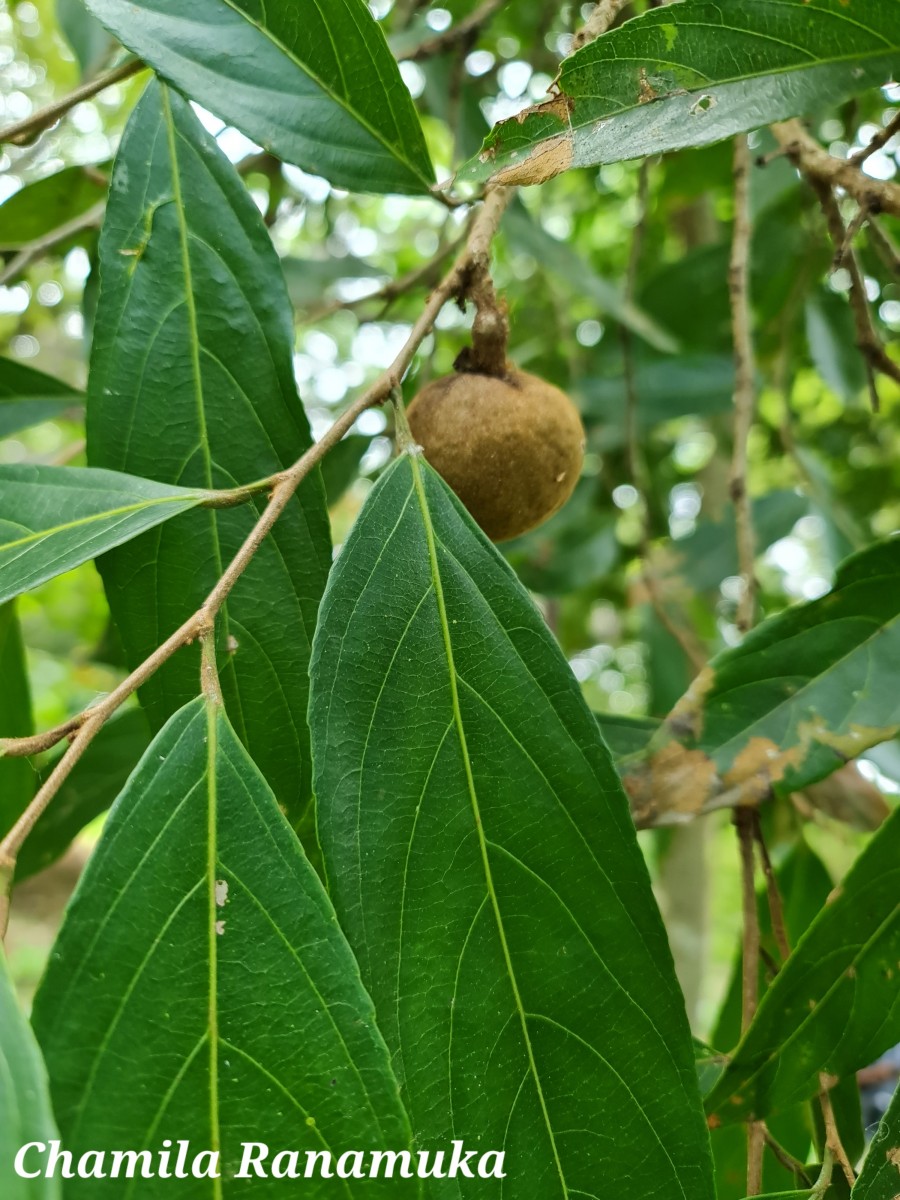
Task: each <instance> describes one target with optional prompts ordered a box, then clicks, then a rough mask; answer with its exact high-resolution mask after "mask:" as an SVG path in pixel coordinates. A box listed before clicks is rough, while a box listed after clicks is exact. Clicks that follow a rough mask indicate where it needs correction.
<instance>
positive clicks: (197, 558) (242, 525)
mask: <svg viewBox="0 0 900 1200" xmlns="http://www.w3.org/2000/svg"><path fill="white" fill-rule="evenodd" d="M100 260H101V287H100V300H99V307H98V316H97V328H96V334H95V337H94V347H93V353H92V358H91V376H90V387H89V397H88V422H87V428H88V457H89V459H90V461H91V462H92V463H94V464H97V465H98V466H105V467H115V468H117V469H120V470H129V471H134V472H135V473H137V474H142V475H147V476H148V477H150V478H153V479H158V480H161V481H165V482H167V483H172V484H176V483H177V484H187V485H194V486H200V487H206V486H212V487H217V486H219V487H230V486H232V485H235V484H238V483H247V482H249V481H251V480H254V479H261V478H265V477H267V476H269V475H271V474H273V473H275V472H277V471H279V470H281V469H282V468H284V467H286V466H288V465H289V464H290V463H291V462H293V461H294V460H295V459H296V458H298V457H299V456H300V454H302V452H303V451H304V450H305V449H306V448H307V447H308V446H309V444H310V440H311V439H310V433H309V424H308V422H307V419H306V415H305V413H304V411H303V407H302V405H301V403H300V400H299V398H298V396H297V389H296V384H295V382H294V375H293V340H294V338H293V329H292V325H291V311H290V305H289V302H288V298H287V295H286V292H285V287H284V281H283V279H282V277H281V274H280V271H279V267H278V259H277V257H276V255H275V251H274V250H273V248H272V244H271V242H270V241H269V237H268V234H267V233H266V230H265V227H264V226H263V223H262V219H261V217H260V215H259V212H258V211H257V209H256V206H255V205H254V203H253V201H252V200H251V199H250V197H249V195H248V194H247V192H246V190H245V188H244V187H243V185H242V184H241V182H240V180H239V179H238V177H237V175H236V174H235V172H234V170H233V168H232V167H231V166H230V164H229V163H228V162H227V160H226V159H225V158H224V156H223V155H222V154H221V152H220V151H219V150H218V148H217V146H216V144H215V142H214V140H213V139H212V138H210V137H209V136H208V135H207V134H206V133H205V132H204V130H203V128H202V127H201V125H200V123H199V121H198V120H197V118H196V117H195V116H194V114H193V112H192V111H191V108H190V106H189V105H188V103H187V102H186V101H185V100H183V99H182V98H181V97H180V96H179V95H178V94H177V93H175V92H171V91H170V90H169V89H168V88H167V87H166V86H165V85H160V84H156V83H153V84H151V85H150V87H149V88H148V90H147V93H146V94H145V95H144V97H143V98H142V99H141V101H140V103H139V104H138V106H137V108H136V109H135V111H134V112H133V114H132V116H131V119H130V121H129V124H128V128H127V130H126V132H125V136H124V138H123V141H122V146H121V149H120V151H119V155H118V158H117V159H116V165H115V171H114V175H113V186H112V192H111V197H110V203H109V208H108V215H107V220H106V225H105V226H104V230H103V235H102V237H101V242H100ZM264 504H265V497H260V498H259V500H258V501H256V502H255V503H251V504H248V505H246V506H243V507H241V508H234V509H222V510H220V511H218V512H215V513H213V512H211V511H209V512H203V513H197V514H196V515H195V516H194V517H192V518H190V519H188V520H185V521H182V522H179V523H178V525H177V526H170V527H169V529H168V530H165V531H160V532H159V533H157V534H155V535H154V536H152V537H150V538H147V539H145V540H144V541H142V542H140V543H138V544H137V545H134V546H132V547H129V548H127V549H125V550H123V551H121V552H118V553H116V554H115V555H110V556H109V557H108V558H107V559H105V560H104V561H103V562H102V563H101V564H100V568H101V572H102V574H103V578H104V582H105V584H106V588H107V594H108V596H109V601H110V607H111V608H112V612H113V616H114V618H115V620H116V623H117V625H118V627H119V630H120V632H121V634H122V640H123V643H124V646H125V651H126V655H127V657H128V661H129V663H130V664H131V665H132V666H134V665H135V664H136V663H138V662H140V661H141V660H142V659H143V658H145V657H146V655H147V654H149V653H150V652H151V651H152V650H153V649H154V648H155V646H156V645H157V644H158V642H159V641H160V640H161V639H162V638H163V637H165V636H166V635H167V634H168V633H170V632H171V631H172V630H173V629H175V628H177V626H178V625H179V624H180V623H181V622H182V621H183V620H185V619H186V618H187V617H188V616H189V615H190V614H191V613H192V612H193V611H194V610H195V609H196V608H198V607H199V605H200V604H201V603H202V602H203V600H204V598H205V597H206V595H207V593H208V592H209V591H210V589H211V588H212V587H213V586H214V585H215V583H216V580H217V579H218V577H219V575H220V573H221V570H222V568H223V566H224V565H225V564H226V563H227V562H228V561H229V560H230V559H231V557H232V556H233V555H234V554H235V553H236V551H237V550H238V548H239V547H240V545H241V543H242V542H243V540H244V538H245V537H246V536H247V534H248V533H249V531H250V529H251V528H252V526H253V524H254V522H255V520H256V518H257V516H258V512H259V510H260V509H261V508H262V506H263V505H264ZM330 564H331V545H330V535H329V530H328V515H327V511H326V507H325V498H324V492H323V488H322V481H321V478H320V477H319V474H318V472H314V473H313V474H311V475H310V476H309V477H308V478H307V479H306V480H305V481H304V483H303V485H302V486H301V488H300V489H299V491H298V493H297V498H296V499H294V500H292V501H291V503H290V504H289V505H288V508H287V510H286V511H285V513H284V515H283V516H282V517H281V519H280V520H279V522H278V524H277V527H276V529H275V531H274V532H273V534H272V535H271V536H270V537H269V538H268V539H267V540H266V542H265V543H264V545H263V546H261V547H260V549H259V551H258V552H257V554H256V556H255V557H254V559H253V561H252V563H251V564H250V566H249V567H248V568H247V570H246V571H245V573H244V574H243V576H242V577H241V579H240V580H239V581H238V583H237V585H236V586H235V588H234V591H233V592H232V593H231V595H230V597H229V599H228V603H227V606H226V609H225V610H224V619H223V620H222V621H221V622H220V623H219V624H220V626H221V629H220V633H221V640H220V661H221V663H222V684H223V688H224V691H225V702H226V706H227V707H228V710H229V714H230V716H231V719H232V720H233V722H234V724H235V727H236V728H237V730H238V732H239V734H240V736H241V737H242V739H243V740H244V742H245V744H246V745H247V746H248V748H249V750H250V753H251V754H252V756H253V758H254V760H255V761H256V762H257V763H258V764H259V766H260V767H261V769H262V771H263V774H264V775H265V776H266V778H267V779H268V781H269V783H270V785H271V786H272V788H273V789H274V791H275V794H276V795H277V796H278V799H279V801H280V802H281V803H282V804H283V805H285V806H286V808H287V809H288V811H289V813H290V816H291V820H292V821H294V820H298V819H299V818H300V816H301V815H302V811H303V808H304V806H305V804H306V802H307V801H308V798H309V795H310V777H311V770H310V763H309V735H308V732H307V728H306V717H305V714H306V705H307V695H308V690H309V682H308V661H309V647H310V642H311V639H312V630H313V626H314V624H315V620H316V612H317V609H318V603H319V598H320V596H321V594H322V590H323V588H324V586H325V580H326V577H327V573H328V569H329V566H330ZM197 670H198V659H197V654H196V653H186V654H182V655H178V656H177V657H176V658H174V659H172V660H171V662H169V663H168V664H166V666H164V667H163V669H162V670H161V671H159V672H158V673H157V674H156V675H155V676H154V678H153V679H152V680H150V681H149V682H148V683H147V685H146V686H145V688H144V689H143V692H142V700H143V702H144V704H145V705H146V707H147V709H148V712H149V714H150V719H151V723H152V724H153V725H154V726H155V727H159V726H160V725H162V723H163V722H164V721H165V720H166V719H167V718H168V717H169V716H170V715H171V714H172V713H173V712H174V711H175V710H176V709H177V708H180V707H181V705H182V704H184V703H186V702H187V701H188V700H189V699H190V698H191V696H193V695H194V694H195V693H196V688H197Z"/></svg>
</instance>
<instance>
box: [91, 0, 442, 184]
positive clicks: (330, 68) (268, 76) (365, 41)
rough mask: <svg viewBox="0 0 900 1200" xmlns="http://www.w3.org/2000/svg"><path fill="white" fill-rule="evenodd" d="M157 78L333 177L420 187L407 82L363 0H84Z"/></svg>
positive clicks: (428, 176) (425, 162)
mask: <svg viewBox="0 0 900 1200" xmlns="http://www.w3.org/2000/svg"><path fill="white" fill-rule="evenodd" d="M87 2H88V8H89V9H90V10H91V12H92V13H94V14H95V15H96V16H97V17H99V18H100V20H101V21H102V22H103V23H104V25H106V26H107V28H109V29H111V30H112V31H113V33H115V34H116V36H117V37H118V38H119V39H120V40H121V41H122V42H124V44H125V45H126V46H128V47H129V49H131V50H133V51H134V52H135V54H137V55H139V56H140V57H141V58H142V59H144V61H146V62H148V63H149V64H150V65H151V66H152V67H154V68H155V69H156V70H157V71H159V73H160V74H161V75H162V76H164V77H165V78H166V79H168V80H170V81H171V82H172V83H174V84H175V85H176V86H177V87H179V88H181V89H182V90H183V91H184V92H185V93H186V94H187V95H188V96H190V97H191V98H192V99H194V100H197V101H199V102H200V103H201V104H203V105H205V106H206V107H207V108H210V109H212V111H213V112H215V113H217V114H218V115H219V116H220V117H222V118H223V120H225V121H228V122H230V123H231V124H233V125H236V126H237V127H238V129H240V130H242V131H243V132H244V133H246V134H247V135H248V136H249V137H251V138H253V140H254V141H256V142H258V143H259V144H260V145H261V146H264V147H265V148H266V149H267V150H271V152H272V153H273V154H275V155H277V156H278V157H279V158H281V159H284V160H285V161H286V162H292V163H296V164H297V166H299V167H303V169H304V170H306V171H312V172H314V173H315V174H316V175H324V176H325V178H326V179H327V180H328V181H329V182H330V183H333V184H334V185H335V186H336V187H345V188H349V189H351V190H353V191H361V192H402V193H411V194H418V193H423V192H427V191H428V190H429V188H430V186H431V184H432V183H433V182H434V169H433V167H432V165H431V160H430V158H429V156H428V150H427V148H426V146H425V139H424V137H423V135H422V129H421V126H420V125H419V119H418V117H417V115H416V111H415V108H414V106H413V103H412V99H411V97H410V94H409V91H408V89H407V87H406V85H405V84H404V82H403V80H402V79H401V78H400V72H399V69H398V67H397V63H396V62H395V60H394V58H393V55H392V54H391V52H390V50H389V49H388V46H387V42H386V41H385V38H384V34H383V32H382V30H381V26H380V25H379V24H378V22H377V21H376V20H375V19H374V18H373V16H372V14H371V12H370V11H369V8H368V6H367V5H366V4H365V3H364V0H329V2H328V3H326V4H304V5H303V8H302V11H301V10H300V9H299V8H298V7H297V5H296V3H294V0H267V2H266V3H265V4H262V3H260V2H258V0H193V3H192V4H191V10H190V17H189V18H185V13H184V5H183V2H182V0H138V2H137V3H132V4H122V3H121V0H87Z"/></svg>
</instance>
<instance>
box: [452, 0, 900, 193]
mask: <svg viewBox="0 0 900 1200" xmlns="http://www.w3.org/2000/svg"><path fill="white" fill-rule="evenodd" d="M898 58H900V11H898V8H897V5H896V3H895V2H894V0H854V3H853V6H852V10H851V9H849V8H848V6H847V4H846V3H845V0H753V3H752V4H729V5H724V6H723V5H722V4H719V3H717V2H715V0H685V2H684V3H683V4H678V5H676V6H666V7H664V8H662V9H658V10H653V11H651V12H647V13H645V14H644V15H643V16H641V17H637V18H636V19H635V20H633V21H628V22H626V23H625V24H624V25H623V26H621V27H620V28H618V29H614V30H612V31H610V32H609V33H607V34H605V35H604V36H603V37H600V38H598V39H597V40H596V41H594V42H592V43H591V44H590V45H588V46H585V47H584V48H583V49H581V50H579V51H577V52H576V53H575V54H573V55H572V56H571V58H568V59H566V61H565V62H564V63H563V64H562V68H561V70H560V73H559V76H558V79H557V88H558V95H557V96H556V97H555V98H554V99H553V100H552V101H550V102H548V103H546V104H541V105H538V106H536V107H535V108H532V109H527V110H526V111H525V112H524V113H519V114H518V115H517V116H515V117H513V118H511V119H510V120H508V121H503V122H501V123H500V124H499V125H497V126H495V128H494V129H493V130H492V132H491V133H490V134H489V136H488V138H487V140H486V142H485V144H484V148H483V149H482V151H481V153H480V155H479V156H478V157H477V158H476V159H472V160H471V161H470V162H469V163H468V164H466V166H465V167H463V169H462V171H461V172H460V178H462V179H470V180H485V179H488V178H493V179H494V180H495V181H496V182H499V183H525V184H528V183H541V182H543V181H544V180H545V179H550V178H552V176H554V175H558V174H559V172H560V171H564V170H567V169H568V168H570V167H589V166H596V165H597V164H599V163H609V162H616V161H618V160H621V159H630V158H644V157H646V156H647V155H650V154H660V153H662V152H664V151H667V150H677V149H679V148H681V147H684V146H704V145H708V144H709V143H710V142H718V141H721V140H722V139H723V138H727V137H731V136H732V135H733V134H735V133H741V132H743V131H745V130H749V129H757V128H759V127H760V126H761V125H766V124H768V123H769V122H770V121H778V120H782V119H784V118H785V117H791V116H797V115H799V114H802V113H807V112H809V111H810V110H811V109H814V108H815V107H816V106H817V105H819V104H820V103H821V102H822V101H823V99H824V100H827V102H828V103H829V104H836V103H837V102H838V101H840V100H843V99H846V98H847V97H848V96H852V95H855V94H857V93H859V92H862V91H865V90H866V89H867V88H869V87H873V86H875V85H878V84H882V83H884V82H885V81H886V80H888V79H889V78H890V77H891V75H892V73H893V72H894V70H895V69H896V67H897V62H898Z"/></svg>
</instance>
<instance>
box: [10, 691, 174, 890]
mask: <svg viewBox="0 0 900 1200" xmlns="http://www.w3.org/2000/svg"><path fill="white" fill-rule="evenodd" d="M149 741H150V731H149V728H148V726H147V717H146V715H145V714H144V712H143V710H142V709H140V708H130V709H128V710H127V711H126V712H123V713H121V714H120V715H118V716H115V717H113V718H112V719H111V720H109V721H107V722H106V724H105V725H104V726H103V727H102V729H101V730H100V732H99V733H98V734H97V735H96V736H95V737H94V739H93V740H92V741H91V743H90V745H89V746H88V748H87V749H86V750H85V752H84V754H83V755H82V756H81V758H79V760H78V762H77V763H76V764H75V766H74V767H73V768H72V770H71V772H70V773H69V774H68V776H67V777H66V779H65V781H64V782H63V784H62V786H61V787H60V789H59V791H58V792H57V794H56V795H55V796H54V797H53V803H52V804H51V805H49V806H48V807H47V808H46V809H45V810H44V812H43V813H42V814H41V816H40V818H39V820H38V822H37V824H36V825H35V827H34V829H32V831H31V833H29V835H28V837H27V839H26V841H25V844H24V846H23V847H22V849H21V850H20V851H19V857H18V858H17V860H16V883H21V882H22V880H23V879H27V878H28V877H29V876H30V875H34V874H35V873H36V872H37V871H43V870H44V869H45V868H46V867H49V866H50V864H51V863H54V862H56V860H57V859H58V858H60V857H61V856H62V855H63V854H65V852H66V850H67V849H68V848H69V845H70V844H71V842H72V841H73V839H74V838H75V837H77V835H78V834H79V833H80V832H81V830H82V829H84V827H85V825H88V824H89V823H90V822H91V821H93V820H94V818H95V817H99V816H100V815H101V813H104V812H106V810H107V809H108V808H109V807H110V805H111V804H112V802H113V801H114V800H115V798H116V796H118V794H119V792H120V791H121V790H122V788H123V787H124V786H125V783H126V782H127V780H128V776H129V775H130V774H131V772H132V771H133V770H134V768H135V766H136V764H137V761H138V759H139V758H140V757H141V755H142V754H143V753H144V751H145V750H146V749H147V745H148V743H149ZM63 753H64V752H63V751H60V752H59V754H57V755H56V756H55V757H54V758H53V759H51V760H50V762H49V763H48V764H47V765H46V766H45V767H43V768H42V770H41V772H40V775H39V776H38V783H43V782H44V780H46V778H47V777H48V775H49V774H50V772H51V771H52V770H53V768H54V767H55V766H56V765H57V763H58V762H59V759H60V757H61V756H62V754H63ZM9 761H10V762H14V761H22V760H15V759H10V760H9ZM0 765H2V764H0ZM29 770H31V767H30V765H29Z"/></svg>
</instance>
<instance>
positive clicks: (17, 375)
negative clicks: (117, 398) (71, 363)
mask: <svg viewBox="0 0 900 1200" xmlns="http://www.w3.org/2000/svg"><path fill="white" fill-rule="evenodd" d="M83 403H84V396H83V395H82V394H81V392H78V391H76V390H75V388H71V387H69V386H68V384H65V383H62V382H61V380H59V379H54V378H53V376H52V375H45V374H44V373H43V371H35V370H34V368H33V367H26V366H25V364H24V363H20V362H16V361H15V360H14V359H11V358H0V437H8V436H9V434H11V433H18V431H19V430H20V429H27V428H28V426H29V425H37V424H39V423H40V422H41V421H49V420H52V419H53V418H54V417H59V416H61V415H62V414H63V413H64V412H66V411H67V410H68V409H78V408H80V406H81V405H82V404H83Z"/></svg>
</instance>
